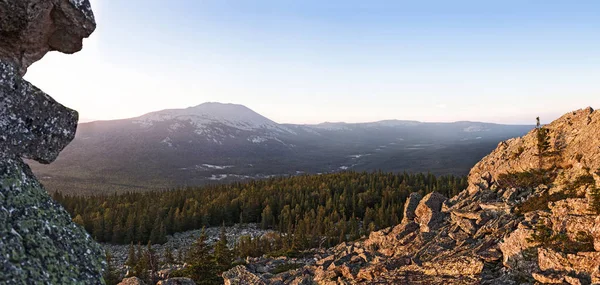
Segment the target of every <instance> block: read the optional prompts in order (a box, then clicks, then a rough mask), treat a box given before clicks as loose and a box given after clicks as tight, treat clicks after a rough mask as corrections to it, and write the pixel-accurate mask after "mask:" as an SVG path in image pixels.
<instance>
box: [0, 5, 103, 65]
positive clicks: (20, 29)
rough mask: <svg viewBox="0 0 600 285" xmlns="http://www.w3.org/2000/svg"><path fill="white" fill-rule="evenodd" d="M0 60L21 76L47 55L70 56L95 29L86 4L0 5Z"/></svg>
mask: <svg viewBox="0 0 600 285" xmlns="http://www.w3.org/2000/svg"><path fill="white" fill-rule="evenodd" d="M0 15H2V17H0V39H2V40H1V41H0V58H2V59H3V60H11V61H13V62H15V63H16V64H17V65H18V66H19V74H20V75H21V76H23V75H25V72H26V71H27V67H29V66H30V65H31V64H32V63H34V62H36V61H38V60H40V59H41V58H42V57H43V56H44V55H45V54H46V53H47V52H49V51H60V52H64V53H74V52H78V51H80V50H81V47H82V43H81V40H82V39H83V38H87V37H88V36H90V35H91V34H92V32H93V31H94V29H95V28H96V22H95V20H94V14H93V13H92V10H91V8H90V3H89V1H88V0H8V1H0Z"/></svg>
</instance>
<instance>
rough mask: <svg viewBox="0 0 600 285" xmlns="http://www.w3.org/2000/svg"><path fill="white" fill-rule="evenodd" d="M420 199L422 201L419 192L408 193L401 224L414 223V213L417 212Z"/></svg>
mask: <svg viewBox="0 0 600 285" xmlns="http://www.w3.org/2000/svg"><path fill="white" fill-rule="evenodd" d="M421 199H423V196H421V194H419V192H413V193H410V196H408V199H407V200H406V202H405V203H404V215H403V217H402V224H406V223H408V222H410V221H414V219H415V218H416V217H417V215H415V211H416V210H417V206H419V201H421Z"/></svg>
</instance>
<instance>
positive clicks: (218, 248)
mask: <svg viewBox="0 0 600 285" xmlns="http://www.w3.org/2000/svg"><path fill="white" fill-rule="evenodd" d="M214 255H215V262H216V263H217V266H218V269H219V271H220V272H223V271H226V270H228V269H229V268H230V267H231V263H232V262H233V253H232V251H231V250H230V249H229V247H228V246H227V234H226V232H225V227H224V226H222V227H221V232H220V233H219V241H217V243H216V244H215V254H214Z"/></svg>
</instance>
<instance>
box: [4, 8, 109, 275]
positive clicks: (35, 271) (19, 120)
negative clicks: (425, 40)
mask: <svg viewBox="0 0 600 285" xmlns="http://www.w3.org/2000/svg"><path fill="white" fill-rule="evenodd" d="M95 26H96V24H95V22H94V16H93V13H92V11H91V8H90V4H89V2H88V1H87V0H9V1H0V284H103V283H104V281H103V280H102V270H103V267H104V265H105V262H104V253H103V250H102V249H101V247H100V246H99V245H98V244H97V243H96V242H95V241H94V240H93V239H92V238H91V237H90V236H89V235H88V234H87V233H86V232H85V230H84V229H83V228H81V227H80V226H78V225H76V224H74V223H73V222H72V220H71V217H70V216H69V214H68V213H67V212H66V211H65V210H64V209H63V208H62V207H61V206H60V205H58V204H57V203H56V202H54V201H53V200H52V198H50V196H49V195H48V193H47V192H46V190H45V189H44V188H43V186H42V185H41V184H40V183H39V182H38V180H37V179H36V178H35V176H34V175H33V173H32V172H31V170H30V169H29V167H28V166H27V165H26V164H25V163H24V162H23V158H29V159H33V160H36V161H38V162H41V163H51V162H52V161H54V160H55V159H56V157H57V156H58V154H59V153H60V151H61V150H63V148H64V147H66V146H67V145H68V144H69V142H71V140H72V139H73V137H74V136H75V131H76V129H77V119H78V115H77V112H76V111H74V110H71V109H69V108H66V107H65V106H63V105H61V104H59V103H58V102H56V101H54V100H53V99H52V98H51V97H50V96H48V95H47V94H45V93H44V92H42V91H41V90H40V89H38V88H37V87H35V86H33V85H32V84H31V83H29V82H27V81H26V80H24V79H23V78H22V76H23V75H24V74H25V72H26V71H27V67H29V65H31V64H32V63H33V62H35V61H37V60H39V59H41V58H42V57H43V56H44V55H45V54H46V53H47V52H48V51H52V50H56V51H60V52H64V53H73V52H77V51H79V50H81V47H82V39H83V38H85V37H88V36H89V35H90V34H91V33H92V32H93V31H94V29H95ZM65 81H66V82H65V84H68V80H65Z"/></svg>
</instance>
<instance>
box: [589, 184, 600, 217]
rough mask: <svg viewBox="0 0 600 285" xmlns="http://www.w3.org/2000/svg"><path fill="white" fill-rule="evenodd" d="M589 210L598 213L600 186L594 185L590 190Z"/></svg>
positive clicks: (599, 208)
mask: <svg viewBox="0 0 600 285" xmlns="http://www.w3.org/2000/svg"><path fill="white" fill-rule="evenodd" d="M589 205H590V210H591V211H592V212H594V213H596V214H600V188H598V187H594V188H592V190H591V191H590V201H589Z"/></svg>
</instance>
